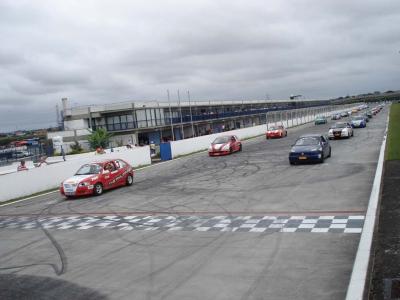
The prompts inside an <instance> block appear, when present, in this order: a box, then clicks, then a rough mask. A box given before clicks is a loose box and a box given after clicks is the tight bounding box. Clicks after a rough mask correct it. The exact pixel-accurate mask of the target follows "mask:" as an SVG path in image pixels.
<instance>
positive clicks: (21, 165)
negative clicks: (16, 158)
mask: <svg viewBox="0 0 400 300" xmlns="http://www.w3.org/2000/svg"><path fill="white" fill-rule="evenodd" d="M17 171H18V172H19V171H28V168H27V167H26V165H25V161H24V160H21V162H20V164H19V166H18V168H17Z"/></svg>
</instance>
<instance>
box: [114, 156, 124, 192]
mask: <svg viewBox="0 0 400 300" xmlns="http://www.w3.org/2000/svg"><path fill="white" fill-rule="evenodd" d="M114 164H115V166H116V168H117V170H118V172H117V176H116V180H117V181H116V185H117V186H121V185H125V182H126V164H125V163H124V162H123V161H122V160H119V159H117V160H115V161H114Z"/></svg>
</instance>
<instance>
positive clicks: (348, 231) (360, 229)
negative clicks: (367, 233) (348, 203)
mask: <svg viewBox="0 0 400 300" xmlns="http://www.w3.org/2000/svg"><path fill="white" fill-rule="evenodd" d="M361 231H362V228H346V229H345V230H344V233H361Z"/></svg>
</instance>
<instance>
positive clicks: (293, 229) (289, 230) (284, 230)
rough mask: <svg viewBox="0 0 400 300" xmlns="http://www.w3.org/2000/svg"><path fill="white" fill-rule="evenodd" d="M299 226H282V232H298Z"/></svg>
mask: <svg viewBox="0 0 400 300" xmlns="http://www.w3.org/2000/svg"><path fill="white" fill-rule="evenodd" d="M296 230H297V228H282V230H281V232H296Z"/></svg>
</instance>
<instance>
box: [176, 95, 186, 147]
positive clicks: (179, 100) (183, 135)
mask: <svg viewBox="0 0 400 300" xmlns="http://www.w3.org/2000/svg"><path fill="white" fill-rule="evenodd" d="M178 103H179V114H180V115H181V133H182V140H184V139H185V133H184V132H183V120H182V106H181V95H180V93H179V90H178Z"/></svg>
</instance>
